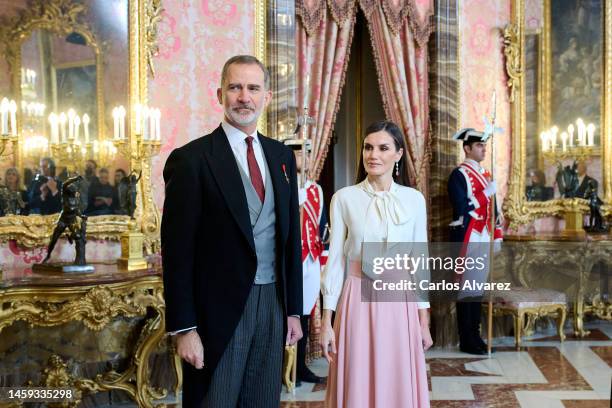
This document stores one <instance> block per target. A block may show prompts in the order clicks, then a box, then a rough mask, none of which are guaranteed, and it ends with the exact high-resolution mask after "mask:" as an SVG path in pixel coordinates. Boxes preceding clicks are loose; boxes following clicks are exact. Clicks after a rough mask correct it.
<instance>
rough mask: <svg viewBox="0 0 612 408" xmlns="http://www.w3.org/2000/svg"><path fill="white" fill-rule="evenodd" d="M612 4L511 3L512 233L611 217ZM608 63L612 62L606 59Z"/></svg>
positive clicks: (602, 0) (592, 0)
mask: <svg viewBox="0 0 612 408" xmlns="http://www.w3.org/2000/svg"><path fill="white" fill-rule="evenodd" d="M611 5H612V1H610V0H588V1H582V0H568V1H562V2H554V5H553V1H552V0H513V21H512V23H511V24H510V25H509V26H508V27H507V28H506V29H505V32H504V39H505V45H506V48H505V54H506V69H507V73H508V77H509V80H508V85H509V88H510V93H511V102H512V151H513V155H512V156H513V157H512V174H511V181H510V189H509V194H508V197H507V199H506V202H505V212H506V214H507V216H508V218H509V219H510V222H511V227H516V226H518V225H520V224H524V223H527V222H529V221H531V220H533V219H535V218H538V217H542V216H547V215H563V214H564V213H568V212H571V211H578V212H586V211H587V209H588V201H587V199H589V197H591V196H592V194H593V193H594V192H595V193H596V194H597V195H598V196H599V197H601V198H602V199H603V200H604V203H605V205H604V207H603V210H604V213H606V214H607V215H611V214H612V211H611V207H610V204H611V203H612V188H611V187H612V186H611V185H610V182H611V179H610V174H611V171H612V163H610V159H611V158H612V155H611V154H610V153H611V152H610V148H611V145H612V136H611V131H612V129H611V126H610V120H611V119H612V115H611V112H610V108H611V104H610V96H609V95H608V94H609V92H605V84H606V83H610V80H611V79H612V75H611V74H610V63H612V61H609V60H606V58H608V59H609V58H610V55H611V53H610V51H611V45H610V35H611V32H610V31H611V30H612V20H611V17H610V15H609V14H610V11H611V10H610V7H611ZM606 56H607V57H606Z"/></svg>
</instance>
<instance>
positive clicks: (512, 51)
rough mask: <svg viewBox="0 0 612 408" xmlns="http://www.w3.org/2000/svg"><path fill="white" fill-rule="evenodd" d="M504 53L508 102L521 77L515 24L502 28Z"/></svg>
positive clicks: (513, 94)
mask: <svg viewBox="0 0 612 408" xmlns="http://www.w3.org/2000/svg"><path fill="white" fill-rule="evenodd" d="M504 55H505V56H506V74H507V75H508V89H509V91H510V102H514V99H515V94H516V88H517V85H518V83H519V80H520V78H521V59H520V56H521V54H520V45H519V33H518V26H517V25H516V24H508V25H507V26H506V28H504Z"/></svg>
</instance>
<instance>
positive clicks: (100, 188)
mask: <svg viewBox="0 0 612 408" xmlns="http://www.w3.org/2000/svg"><path fill="white" fill-rule="evenodd" d="M99 176H100V177H96V179H97V181H95V180H94V182H93V183H92V184H91V185H90V186H89V203H88V205H87V211H85V213H86V214H87V215H110V214H113V193H114V191H113V186H111V184H110V176H109V174H108V169H106V168H101V169H100V173H99Z"/></svg>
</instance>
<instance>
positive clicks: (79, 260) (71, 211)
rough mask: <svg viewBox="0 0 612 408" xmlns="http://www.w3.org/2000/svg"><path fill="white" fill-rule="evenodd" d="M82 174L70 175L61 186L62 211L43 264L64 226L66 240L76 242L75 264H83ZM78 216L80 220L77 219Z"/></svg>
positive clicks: (84, 262)
mask: <svg viewBox="0 0 612 408" xmlns="http://www.w3.org/2000/svg"><path fill="white" fill-rule="evenodd" d="M82 180H83V177H82V176H75V177H71V178H69V179H68V180H66V181H65V182H64V185H63V186H62V212H61V213H60V217H59V220H58V221H57V225H56V226H55V229H54V230H53V235H52V236H51V242H50V243H49V247H48V249H47V257H46V258H45V260H44V261H43V264H45V263H47V261H48V260H49V257H51V253H52V252H53V249H54V248H55V245H56V244H57V240H58V239H59V237H60V236H61V235H62V233H63V232H64V230H66V228H68V229H69V231H70V234H69V235H68V242H70V244H72V243H73V242H74V243H75V244H76V257H75V260H74V264H75V265H85V264H86V261H85V244H86V232H87V216H86V215H83V214H81V207H80V205H81V199H80V193H79V191H80V184H81V181H82ZM79 218H80V221H79Z"/></svg>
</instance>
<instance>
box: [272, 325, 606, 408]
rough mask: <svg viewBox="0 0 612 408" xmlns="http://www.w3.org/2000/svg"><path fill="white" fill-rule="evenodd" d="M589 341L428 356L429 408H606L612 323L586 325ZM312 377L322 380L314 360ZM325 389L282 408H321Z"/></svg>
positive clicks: (310, 390)
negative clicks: (489, 352)
mask: <svg viewBox="0 0 612 408" xmlns="http://www.w3.org/2000/svg"><path fill="white" fill-rule="evenodd" d="M587 328H589V329H590V330H591V333H590V335H589V336H588V337H586V338H584V339H577V338H575V337H573V336H570V335H569V333H568V338H567V339H566V340H565V342H564V343H560V342H559V339H558V337H557V336H555V335H554V334H553V333H554V331H551V332H550V333H544V334H539V335H535V336H532V337H526V338H524V341H523V346H524V347H523V348H522V349H521V351H516V349H515V348H514V338H510V337H508V338H498V339H495V343H494V347H495V348H496V350H497V351H496V352H495V353H493V354H492V356H491V358H488V357H486V356H485V357H479V356H471V355H468V354H464V353H461V352H459V351H457V350H452V349H449V350H444V349H436V348H434V349H432V350H430V351H428V352H427V353H426V358H427V367H428V379H429V387H430V398H431V406H432V407H436V408H437V407H439V408H442V407H444V408H447V407H448V408H459V407H465V408H506V407H508V408H509V407H521V408H563V407H565V408H600V407H601V408H608V407H610V406H611V403H610V395H611V394H610V393H611V390H610V386H611V381H612V322H598V323H593V324H590V325H587ZM312 369H313V371H315V372H316V373H317V374H319V375H325V373H326V372H327V364H326V362H325V361H324V360H317V361H315V362H314V363H313V365H312ZM324 398H325V385H316V386H315V385H314V384H307V383H306V384H303V385H302V386H301V387H298V388H297V389H296V392H295V395H292V394H288V393H286V392H285V393H283V395H282V400H283V403H282V404H281V407H282V408H323V407H324V404H323V400H324Z"/></svg>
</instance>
